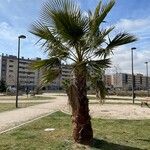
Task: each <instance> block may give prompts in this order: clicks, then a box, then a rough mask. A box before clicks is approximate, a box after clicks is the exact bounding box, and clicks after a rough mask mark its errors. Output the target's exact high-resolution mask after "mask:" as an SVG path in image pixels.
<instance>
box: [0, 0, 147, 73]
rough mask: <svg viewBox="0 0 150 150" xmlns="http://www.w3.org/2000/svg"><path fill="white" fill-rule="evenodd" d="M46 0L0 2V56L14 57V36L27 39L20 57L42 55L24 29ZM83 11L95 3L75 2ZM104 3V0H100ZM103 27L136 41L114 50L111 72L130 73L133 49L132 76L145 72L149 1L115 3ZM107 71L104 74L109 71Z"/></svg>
mask: <svg viewBox="0 0 150 150" xmlns="http://www.w3.org/2000/svg"><path fill="white" fill-rule="evenodd" d="M45 1H46V0H0V54H1V53H5V54H6V53H7V54H12V55H16V54H17V37H18V35H20V34H24V35H26V36H27V38H26V39H25V40H22V41H21V56H24V57H26V58H28V57H29V58H35V57H42V58H45V57H46V54H43V51H42V50H41V49H40V47H38V46H37V45H35V42H36V38H35V37H34V36H33V35H31V34H30V33H29V32H28V30H29V28H30V26H31V24H32V22H34V21H35V20H36V19H37V18H38V16H39V14H40V10H41V5H42V3H43V2H45ZM77 1H78V3H79V5H80V6H81V8H82V9H83V10H85V11H87V10H89V9H90V10H93V9H94V8H95V6H96V4H97V3H98V0H77ZM104 1H105V2H107V0H104ZM106 22H107V25H108V26H109V25H115V26H116V29H115V33H118V32H119V31H128V32H130V33H133V34H135V35H136V36H137V37H138V38H139V40H138V41H137V42H135V43H132V44H129V45H125V46H122V47H119V48H117V50H115V55H114V56H112V62H113V64H112V69H110V70H109V71H110V72H113V71H114V69H113V68H114V67H113V66H117V68H118V72H131V71H130V70H131V69H130V68H131V67H130V66H131V60H130V58H131V56H130V49H131V47H137V50H136V51H135V52H134V60H135V61H134V66H135V69H134V70H135V73H145V66H144V62H145V61H150V58H149V56H150V1H149V0H116V5H115V6H114V8H113V9H112V11H111V13H110V14H109V15H108V17H107V18H106ZM109 71H108V72H109Z"/></svg>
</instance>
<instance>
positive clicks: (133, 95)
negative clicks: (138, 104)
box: [131, 47, 136, 104]
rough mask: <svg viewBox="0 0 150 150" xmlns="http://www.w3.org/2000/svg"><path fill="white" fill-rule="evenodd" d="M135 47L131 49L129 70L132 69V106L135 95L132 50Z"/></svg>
mask: <svg viewBox="0 0 150 150" xmlns="http://www.w3.org/2000/svg"><path fill="white" fill-rule="evenodd" d="M135 49H136V47H132V48H131V61H132V63H131V68H132V101H133V104H134V98H135V93H134V72H133V50H135Z"/></svg>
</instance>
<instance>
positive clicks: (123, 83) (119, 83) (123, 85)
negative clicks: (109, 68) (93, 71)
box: [112, 73, 150, 90]
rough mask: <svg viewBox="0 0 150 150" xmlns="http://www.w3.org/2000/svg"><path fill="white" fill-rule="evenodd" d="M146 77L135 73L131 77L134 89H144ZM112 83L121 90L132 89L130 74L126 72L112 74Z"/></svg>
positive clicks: (149, 81) (149, 80)
mask: <svg viewBox="0 0 150 150" xmlns="http://www.w3.org/2000/svg"><path fill="white" fill-rule="evenodd" d="M146 78H147V77H145V76H143V74H135V75H134V78H133V84H134V88H135V90H145V89H146V87H147V85H146ZM148 83H149V84H150V77H148ZM112 85H113V87H114V88H120V89H123V90H131V89H132V75H131V74H126V73H116V74H113V75H112Z"/></svg>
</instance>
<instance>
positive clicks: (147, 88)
mask: <svg viewBox="0 0 150 150" xmlns="http://www.w3.org/2000/svg"><path fill="white" fill-rule="evenodd" d="M145 65H146V90H147V96H148V97H149V85H148V62H147V61H146V62H145Z"/></svg>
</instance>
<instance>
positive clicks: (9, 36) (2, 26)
mask: <svg viewBox="0 0 150 150" xmlns="http://www.w3.org/2000/svg"><path fill="white" fill-rule="evenodd" d="M16 37H17V33H16V32H15V31H14V29H13V28H12V27H11V26H10V25H9V24H8V23H7V22H1V23H0V39H2V40H8V41H14V40H15V39H16Z"/></svg>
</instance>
